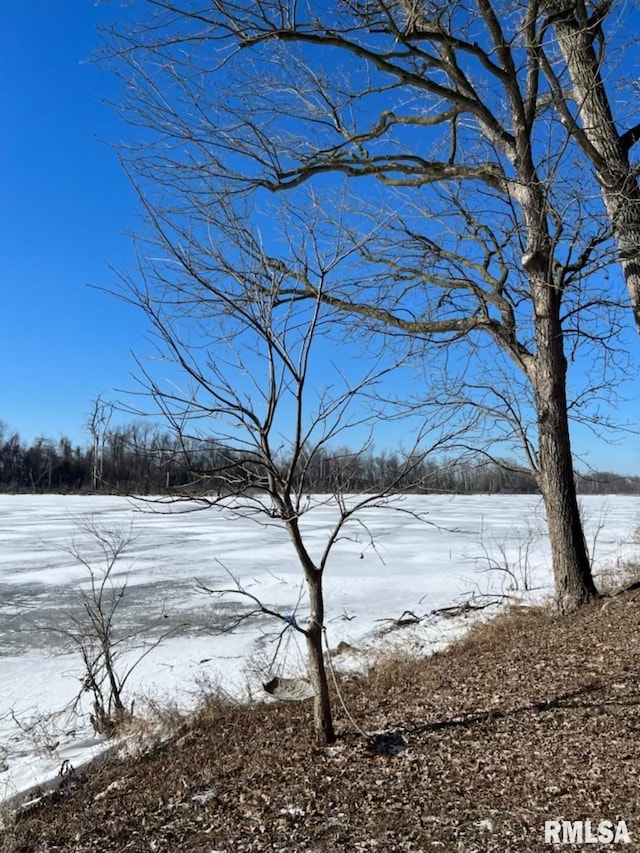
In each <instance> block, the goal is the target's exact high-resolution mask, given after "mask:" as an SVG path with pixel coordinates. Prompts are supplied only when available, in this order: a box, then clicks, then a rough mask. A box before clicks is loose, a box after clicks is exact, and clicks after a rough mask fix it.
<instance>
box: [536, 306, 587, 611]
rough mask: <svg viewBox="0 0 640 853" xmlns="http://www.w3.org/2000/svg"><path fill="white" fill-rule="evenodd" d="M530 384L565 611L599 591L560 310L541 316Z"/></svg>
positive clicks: (558, 594) (557, 584)
mask: <svg viewBox="0 0 640 853" xmlns="http://www.w3.org/2000/svg"><path fill="white" fill-rule="evenodd" d="M536 337H537V356H536V360H535V364H534V366H533V368H532V372H533V376H532V383H533V387H534V395H535V402H536V411H537V423H538V445H539V447H538V454H539V473H538V482H539V485H540V491H541V492H542V498H543V500H544V504H545V508H546V512H547V524H548V528H549V541H550V544H551V556H552V565H553V576H554V585H555V598H556V607H557V609H558V611H559V612H560V613H563V614H566V613H571V612H573V611H575V610H577V609H578V608H579V607H581V606H582V605H584V604H588V603H589V601H592V600H593V599H594V598H596V597H597V595H598V592H597V590H596V587H595V584H594V582H593V577H592V575H591V566H590V563H589V555H588V553H587V546H586V542H585V538H584V533H583V529H582V520H581V518H580V510H579V507H578V498H577V494H576V487H575V478H574V471H573V460H572V456H571V443H570V438H569V419H568V412H567V397H566V382H565V377H566V372H567V361H566V357H565V355H564V351H563V342H562V329H561V324H560V319H559V315H558V311H557V310H556V309H555V307H553V308H552V310H551V311H550V313H549V314H547V315H544V316H538V318H537V323H536Z"/></svg>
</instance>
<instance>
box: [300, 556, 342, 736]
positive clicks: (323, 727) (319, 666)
mask: <svg viewBox="0 0 640 853" xmlns="http://www.w3.org/2000/svg"><path fill="white" fill-rule="evenodd" d="M307 585H308V589H309V624H308V625H307V656H308V666H309V677H310V679H311V684H312V686H313V689H314V693H315V696H314V700H313V712H314V729H315V733H316V741H317V742H318V744H320V745H326V744H328V743H333V742H334V741H335V739H336V736H335V732H334V730H333V717H332V714H331V700H330V698H329V684H328V681H327V671H326V668H325V665H324V654H323V651H322V628H323V625H324V598H323V592H322V572H320V571H319V570H318V569H314V570H313V573H312V574H311V575H307Z"/></svg>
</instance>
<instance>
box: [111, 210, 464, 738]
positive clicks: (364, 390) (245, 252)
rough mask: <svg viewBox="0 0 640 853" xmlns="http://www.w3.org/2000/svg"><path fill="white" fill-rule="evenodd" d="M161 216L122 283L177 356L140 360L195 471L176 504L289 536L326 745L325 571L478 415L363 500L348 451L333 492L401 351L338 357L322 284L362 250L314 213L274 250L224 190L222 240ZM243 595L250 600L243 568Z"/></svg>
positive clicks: (146, 387)
mask: <svg viewBox="0 0 640 853" xmlns="http://www.w3.org/2000/svg"><path fill="white" fill-rule="evenodd" d="M147 213H148V215H149V217H150V219H151V221H152V223H153V225H154V237H153V243H152V244H149V243H148V244H146V245H143V244H141V245H140V252H139V257H140V261H141V267H140V270H139V272H138V275H136V276H135V277H133V278H129V279H127V280H125V281H123V282H122V283H123V286H124V289H123V291H122V293H121V295H122V296H123V297H124V298H125V299H127V300H129V301H130V302H132V303H133V304H135V305H137V306H139V307H141V308H142V309H143V311H144V312H145V314H146V316H147V318H148V320H149V321H150V323H151V325H152V328H153V330H154V335H155V342H156V345H157V348H158V354H159V355H161V356H162V359H163V364H164V374H165V375H164V377H162V376H159V375H158V371H157V370H154V371H153V372H151V371H150V370H149V369H148V368H147V367H146V366H145V363H143V362H142V361H140V362H139V368H140V382H141V389H140V393H141V394H143V395H147V397H149V398H150V400H146V401H145V403H144V409H145V410H147V411H148V410H149V409H150V408H155V409H157V410H158V411H159V412H160V413H161V414H162V415H163V416H164V418H165V420H166V422H167V423H168V424H169V425H170V427H171V429H172V431H173V433H174V435H175V436H176V437H177V438H178V441H179V442H180V444H181V449H182V453H183V454H184V456H185V458H186V459H187V460H188V461H189V465H190V468H191V471H192V473H193V481H192V482H191V483H190V484H188V485H187V486H186V487H185V488H182V489H180V491H179V492H178V493H176V499H177V500H179V499H181V498H183V497H186V498H189V499H190V500H191V499H193V498H196V499H197V500H198V502H199V504H198V505H199V506H203V507H208V506H220V507H222V508H223V510H224V511H225V512H226V513H227V514H228V515H229V516H230V517H231V518H235V517H243V518H246V517H250V518H253V519H255V520H256V522H257V523H260V524H262V525H265V526H270V525H277V526H279V527H283V528H284V529H285V530H286V531H287V533H288V535H289V539H290V541H291V545H292V548H293V553H294V554H295V559H296V561H297V564H298V565H299V567H300V571H301V575H302V578H303V580H304V584H305V586H306V592H307V602H306V603H307V613H308V617H307V620H306V624H304V622H303V620H302V619H301V618H298V620H297V623H296V626H295V630H297V631H299V632H300V633H301V634H302V635H303V636H304V638H305V642H306V647H307V666H308V673H309V680H310V682H311V684H312V687H313V694H314V709H315V710H314V719H315V724H314V728H315V733H316V737H317V740H318V741H319V742H321V743H329V742H331V741H332V740H333V739H334V727H333V719H332V713H331V704H330V696H329V688H328V681H327V673H326V670H325V661H324V655H323V631H324V626H325V600H324V591H323V578H324V574H325V570H326V569H327V566H328V563H329V558H330V555H331V553H332V550H333V548H334V546H335V544H336V542H337V541H338V540H339V539H340V538H342V537H343V536H345V535H348V529H346V528H347V527H348V525H349V523H350V522H353V521H354V519H355V518H356V516H357V515H358V514H359V513H360V512H361V511H362V510H363V509H364V508H370V507H373V506H377V505H381V504H386V503H387V499H388V498H389V497H390V496H391V495H393V494H394V493H395V492H397V491H398V489H399V488H400V487H401V486H405V485H406V483H407V482H411V480H412V475H413V473H414V472H418V471H422V470H423V469H422V467H421V464H420V463H421V461H422V460H423V458H424V456H425V454H426V453H428V452H437V451H439V450H441V449H442V448H444V447H447V446H451V444H452V443H455V440H456V437H457V436H458V435H459V434H460V433H462V432H463V431H464V429H465V427H466V424H465V423H464V422H463V419H462V418H457V419H456V421H455V422H454V423H453V424H452V425H450V422H451V418H450V416H449V413H446V412H445V413H441V414H440V417H439V418H438V419H435V418H434V419H433V420H431V421H430V422H429V423H428V424H421V423H418V424H416V430H415V434H414V436H413V439H412V440H411V441H410V440H409V438H407V442H408V445H409V449H408V450H407V452H406V453H405V454H404V458H403V459H402V461H401V464H400V465H399V467H398V471H397V473H396V476H395V477H394V478H391V480H389V481H387V483H386V484H385V485H384V486H383V487H381V488H375V489H372V490H366V491H364V492H363V493H361V494H359V495H357V496H349V494H348V493H349V492H351V491H352V490H353V489H352V472H353V470H354V468H355V466H352V465H350V464H349V461H348V459H346V458H345V460H344V463H343V464H342V465H341V466H340V467H339V468H336V470H335V474H334V477H333V482H332V494H330V495H328V496H327V495H325V496H319V497H316V496H314V491H315V487H316V485H317V484H316V481H315V479H314V471H315V470H316V468H315V462H316V459H319V458H322V456H323V454H324V453H325V451H327V450H330V449H331V448H332V447H335V446H336V442H338V441H340V440H342V441H344V440H345V439H347V438H348V437H349V436H351V437H352V440H353V441H355V442H358V446H359V447H360V448H361V449H360V451H359V452H358V451H356V453H355V454H354V458H355V459H356V460H357V459H359V458H360V457H361V456H362V455H365V454H366V453H367V452H368V450H369V447H370V445H371V442H372V440H373V438H374V434H375V428H374V425H375V423H376V422H377V421H378V420H379V419H380V418H381V417H382V418H384V417H385V416H386V414H387V411H386V409H385V408H384V407H382V405H381V404H379V403H378V402H377V396H376V395H375V391H376V388H377V387H378V386H380V385H382V386H384V384H385V382H388V381H389V377H391V376H392V374H393V371H394V370H395V369H396V368H397V367H398V364H399V360H400V359H401V356H400V355H398V356H395V355H390V354H389V353H387V352H385V351H384V350H382V351H379V352H375V353H373V354H371V355H370V357H369V358H368V359H365V358H361V359H360V361H359V362H356V361H355V360H351V362H350V361H349V360H348V359H347V358H346V353H345V354H343V355H342V357H340V356H339V354H338V349H339V347H340V342H339V341H338V340H337V339H335V336H334V339H333V340H332V338H331V329H332V328H333V321H332V314H333V309H331V307H330V306H329V305H327V304H326V303H325V301H324V299H323V295H324V293H325V292H326V291H327V289H328V288H329V287H330V283H331V282H332V281H333V279H335V278H336V277H339V276H340V275H341V268H342V266H343V265H344V264H345V263H346V261H347V260H348V258H349V257H350V255H351V253H352V249H351V248H350V247H349V245H348V243H347V244H346V246H345V244H343V243H341V242H338V243H337V244H335V243H334V244H332V243H331V242H330V241H329V240H327V238H326V235H325V234H323V233H322V231H321V230H320V229H315V228H314V222H313V211H312V210H307V211H306V212H305V216H304V220H302V219H296V218H289V219H286V220H285V219H281V220H280V221H279V222H277V223H273V224H272V227H271V228H270V235H269V241H268V242H269V245H272V244H278V245H279V246H280V249H281V250H282V254H283V256H284V257H285V258H286V262H285V261H275V260H274V257H273V255H272V254H271V253H270V251H268V248H267V246H266V245H265V238H264V237H263V236H262V235H261V234H260V233H259V232H256V231H253V230H252V229H251V228H249V227H248V226H247V225H246V224H245V222H244V220H242V219H239V218H238V217H237V216H236V214H235V212H234V210H233V209H232V208H231V207H225V206H224V203H223V201H222V200H220V205H219V206H218V207H217V209H216V211H215V213H214V212H211V213H210V214H209V221H210V223H211V224H212V225H213V223H215V231H213V230H212V234H214V235H215V236H214V237H213V238H212V239H211V241H210V242H209V243H208V244H207V245H206V246H204V245H201V244H198V243H196V242H195V241H194V240H193V239H187V240H185V238H186V237H187V236H188V233H189V229H190V225H189V224H188V222H187V221H186V220H185V221H180V220H177V221H176V220H175V219H174V218H172V217H168V218H161V216H160V214H159V213H158V211H157V210H153V209H151V207H149V206H147ZM180 228H185V229H186V230H185V231H184V232H182V233H180V230H179V229H180ZM283 247H286V248H283ZM294 269H295V270H297V271H298V275H299V276H312V277H313V280H314V282H315V287H316V297H315V298H314V299H308V298H305V299H302V300H296V299H291V298H290V296H289V294H287V293H286V288H287V285H288V283H289V281H290V275H291V271H292V270H294ZM388 414H389V415H391V414H392V412H389V413H388ZM208 449H210V450H211V453H207V452H206V451H207V450H208ZM325 481H326V480H325ZM326 504H329V505H330V506H331V507H332V508H333V511H334V520H333V522H332V523H331V525H330V526H329V528H328V530H327V533H326V536H325V539H324V544H323V545H322V546H321V548H320V549H319V552H318V553H313V551H312V548H311V546H310V544H309V539H308V535H307V534H306V533H305V524H304V519H305V516H307V515H308V514H309V513H313V511H314V509H316V508H317V507H318V505H321V506H324V505H326ZM203 586H205V585H204V584H203ZM234 591H235V592H237V593H239V594H240V595H244V596H247V593H246V591H245V590H244V589H243V587H242V584H241V580H240V579H239V580H238V582H237V584H236V586H235V588H234ZM253 604H255V605H258V611H259V612H260V613H269V614H272V615H276V616H279V617H280V618H284V616H283V614H281V613H279V612H278V611H277V610H275V609H274V608H273V607H270V606H269V603H268V602H258V600H257V599H255V598H254V599H253ZM253 609H254V608H253V606H252V611H253ZM252 611H251V612H252ZM245 615H247V614H245Z"/></svg>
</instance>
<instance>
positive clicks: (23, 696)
mask: <svg viewBox="0 0 640 853" xmlns="http://www.w3.org/2000/svg"><path fill="white" fill-rule="evenodd" d="M581 504H582V507H583V514H584V517H585V525H586V531H587V539H588V542H589V546H590V549H591V551H592V553H593V555H594V562H595V566H596V569H597V570H606V569H609V568H611V567H612V566H615V565H616V563H617V562H619V561H621V560H623V559H625V558H627V557H628V556H630V555H632V554H634V553H637V552H639V551H640V545H637V544H635V545H634V543H633V542H632V541H631V540H632V534H633V531H634V530H635V529H636V528H638V526H639V525H640V498H638V497H629V496H611V497H584V498H582V499H581ZM394 506H395V507H399V508H400V509H401V510H403V511H400V512H398V511H397V509H394ZM184 509H185V507H184V505H182V504H179V505H174V506H173V507H168V508H165V509H164V511H159V507H158V506H157V505H155V504H149V503H142V504H136V503H134V502H132V501H130V500H127V499H125V498H120V497H86V496H32V495H18V496H15V495H2V496H0V800H1V799H3V798H6V797H10V796H12V795H13V794H14V793H16V792H17V791H21V790H24V789H26V788H27V787H29V786H30V785H31V784H33V783H34V782H38V781H41V780H45V779H47V778H49V777H51V776H52V775H55V773H56V772H57V770H58V769H59V767H60V765H61V763H62V761H64V760H65V759H67V760H69V761H71V762H72V763H74V764H75V765H77V763H79V762H81V761H82V760H86V758H88V757H89V756H90V754H91V753H92V751H95V750H98V749H100V743H99V742H98V740H97V739H96V738H94V737H93V735H92V733H91V730H90V727H89V726H88V721H87V719H86V717H85V718H82V717H81V718H79V719H74V720H69V719H67V720H64V721H63V724H61V728H60V730H59V731H57V732H49V733H48V735H50V738H51V739H52V738H54V737H55V740H57V741H58V744H57V745H56V746H55V747H54V748H53V749H51V750H50V754H42V753H43V749H42V748H41V747H42V743H40V748H38V743H36V742H35V741H36V740H37V739H38V738H39V739H40V741H42V740H43V739H44V740H47V733H46V732H42V731H39V732H35V733H34V731H33V730H32V731H31V734H29V731H28V730H29V727H30V725H31V724H32V722H33V721H34V720H35V719H36V718H37V717H39V716H42V715H46V714H48V713H51V712H54V711H58V710H61V709H62V708H63V707H64V706H65V705H66V704H67V703H68V702H69V701H70V700H71V699H72V697H73V696H74V695H76V694H77V692H78V689H79V684H80V678H81V675H82V667H81V665H80V661H79V659H78V656H77V653H75V652H74V651H73V649H72V647H71V646H70V644H69V641H68V639H67V638H66V637H65V636H64V629H65V627H66V626H68V625H69V620H70V619H73V617H74V615H75V616H78V615H79V614H81V613H82V599H81V591H82V590H83V589H84V590H87V589H88V571H87V568H86V566H84V565H82V563H81V562H80V561H79V560H78V559H77V558H76V557H74V556H73V554H72V553H70V551H73V550H74V549H75V551H76V553H77V554H79V555H80V556H81V557H83V558H84V559H86V560H87V562H89V563H90V564H91V565H92V566H93V565H96V566H97V565H98V564H97V563H96V562H95V559H94V558H95V554H94V551H95V542H94V543H93V545H92V544H91V539H87V538H86V537H84V536H83V535H82V530H81V528H82V526H83V525H86V524H87V522H88V521H89V522H90V523H91V524H93V525H94V526H95V527H96V529H103V530H108V529H111V530H113V529H117V530H121V531H127V530H129V528H131V534H132V541H131V542H130V544H129V546H128V547H127V548H126V549H125V551H124V553H123V555H122V556H121V557H120V559H119V560H118V562H117V564H116V567H115V572H116V581H117V582H124V581H126V585H127V588H126V592H125V595H124V597H123V599H122V605H121V610H120V611H119V613H120V616H121V621H120V622H119V623H118V624H119V629H120V630H121V631H124V632H132V631H135V632H139V633H140V634H141V635H142V636H143V637H144V638H145V639H146V640H147V641H152V640H153V639H154V638H156V637H158V636H159V635H160V633H161V632H163V631H166V630H168V629H171V630H172V631H173V634H172V636H171V637H170V638H169V639H167V640H165V641H164V642H163V643H162V644H161V645H160V646H159V647H158V648H157V649H155V650H154V651H153V652H152V653H151V654H150V655H149V656H148V657H147V658H145V660H144V662H143V664H142V665H141V666H140V667H139V668H138V669H137V670H136V672H135V674H134V676H133V677H132V681H131V684H130V692H129V694H128V695H129V698H132V697H133V696H134V695H138V696H139V695H154V696H161V697H162V696H164V697H167V696H171V697H177V698H178V700H179V701H180V702H182V703H186V704H188V701H189V697H190V696H193V695H194V694H195V693H196V692H197V687H196V685H197V684H199V683H202V682H207V681H211V680H213V681H215V680H217V679H221V680H222V681H223V682H224V684H225V688H226V689H228V690H230V691H231V692H235V693H237V694H238V695H243V694H244V693H245V692H246V690H247V687H248V685H251V684H254V685H255V684H257V683H258V682H259V680H260V676H261V675H264V676H265V677H266V676H267V675H268V673H267V672H266V671H265V666H267V665H266V664H265V661H268V659H269V658H270V657H271V656H272V654H273V650H274V648H275V644H274V642H273V638H274V635H275V634H277V632H278V631H279V630H280V628H281V626H282V623H279V622H275V623H274V622H273V621H271V620H268V619H266V618H265V617H261V618H260V619H259V620H258V621H257V622H253V623H251V624H248V623H245V624H244V625H243V626H242V627H241V629H239V630H238V631H237V632H235V633H233V634H220V633H219V629H220V627H221V626H224V625H225V624H228V620H229V618H230V617H232V616H233V615H234V614H235V613H237V612H238V608H239V607H240V606H241V605H240V604H239V603H238V602H237V601H233V600H230V599H223V600H217V599H213V598H212V597H210V596H207V595H206V594H203V593H202V592H199V591H198V590H197V589H196V582H197V581H200V582H202V583H204V584H205V585H206V586H208V587H211V588H216V587H218V588H219V587H220V586H224V587H228V586H230V585H231V582H230V577H229V574H227V572H229V573H231V574H232V575H233V576H234V577H237V578H238V579H239V580H240V581H241V583H242V584H243V586H244V587H245V588H246V589H247V590H248V591H250V592H251V593H252V594H254V595H256V596H257V597H258V598H259V599H260V600H261V601H262V602H263V603H264V604H265V605H267V606H269V607H271V608H273V609H275V610H278V611H279V612H282V613H293V612H294V611H295V613H296V618H297V619H298V620H299V621H302V620H304V616H305V610H304V599H302V600H300V594H301V585H300V572H299V569H298V567H297V565H296V562H295V555H294V553H293V549H292V546H291V544H290V542H289V540H288V537H287V535H286V533H285V532H284V531H283V530H282V529H280V528H279V527H277V526H275V525H270V526H264V525H260V524H258V523H256V521H254V520H252V519H249V518H241V519H238V518H231V517H230V516H229V514H228V513H225V512H224V511H223V510H222V509H219V508H215V509H207V510H201V511H196V512H184ZM334 517H335V510H334V509H333V508H332V507H331V506H330V505H327V503H326V502H320V503H319V505H318V506H317V507H316V508H314V509H313V510H312V511H311V512H310V513H309V514H308V515H306V516H305V518H304V521H303V529H304V532H305V535H306V537H307V541H308V543H309V545H310V549H311V552H312V554H313V555H315V556H319V555H320V553H321V551H322V549H323V547H324V544H325V541H326V536H327V531H328V529H329V526H330V524H331V522H332V519H333V518H334ZM361 522H362V523H358V522H355V521H354V522H351V523H350V524H349V525H348V526H347V528H346V529H345V531H344V535H343V537H342V538H341V539H340V541H338V542H337V544H336V546H335V549H334V550H333V552H332V556H331V558H330V560H329V563H328V566H327V569H326V575H325V590H326V599H327V618H326V622H327V636H328V640H329V643H330V645H331V647H333V648H335V646H336V645H337V643H338V642H339V641H340V640H345V641H348V642H349V643H350V644H351V645H354V646H357V647H367V646H372V645H373V646H375V644H376V642H377V640H376V632H379V630H380V627H381V626H383V625H385V624H388V623H385V622H383V621H379V620H387V619H389V620H390V619H394V618H398V617H399V616H400V615H401V614H402V613H403V612H404V611H405V610H409V611H413V612H414V613H416V614H417V615H419V616H422V615H423V614H426V613H429V612H431V611H432V610H435V609H437V608H441V607H444V606H447V605H450V604H452V603H455V602H459V601H461V600H463V599H465V598H466V597H468V596H469V595H471V594H476V595H486V594H495V593H501V592H510V593H514V594H515V595H521V594H524V589H523V587H524V582H525V578H526V581H527V585H529V586H532V587H534V588H535V590H536V592H535V595H537V596H541V595H544V594H546V593H548V592H550V591H551V571H550V554H549V547H548V541H547V538H546V534H545V529H544V516H543V511H542V508H541V503H540V499H539V498H537V497H534V496H516V497H514V496H496V495H494V496H483V495H477V496H407V497H405V498H401V499H395V500H394V501H393V502H392V504H390V505H388V506H385V507H382V508H375V509H371V510H367V511H366V512H365V513H364V514H363V515H362V516H361ZM505 560H506V561H507V562H508V564H509V566H510V568H511V570H512V575H513V576H508V575H507V574H506V573H504V572H501V571H498V570H496V569H495V566H496V565H502V564H504V561H505ZM491 566H493V567H494V568H493V569H492V570H490V568H491ZM513 587H515V589H514V588H513ZM296 607H297V610H296ZM454 630H460V625H457V626H452V625H451V624H449V623H447V624H443V623H442V620H440V621H439V620H432V622H428V624H426V625H425V626H424V630H423V631H422V633H421V634H420V648H422V649H424V650H425V651H427V650H428V649H429V648H432V647H436V646H438V645H441V644H442V643H443V642H445V641H446V639H447V637H448V636H450V634H451V632H452V631H454ZM217 632H218V633H217ZM292 657H294V658H295V659H294V660H293V662H292V661H288V663H290V664H291V665H292V666H299V665H301V657H300V655H299V654H298V655H297V657H295V656H292ZM84 710H85V711H86V710H87V709H84ZM54 743H55V741H54ZM44 752H45V753H46V752H47V750H46V749H45V750H44Z"/></svg>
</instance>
